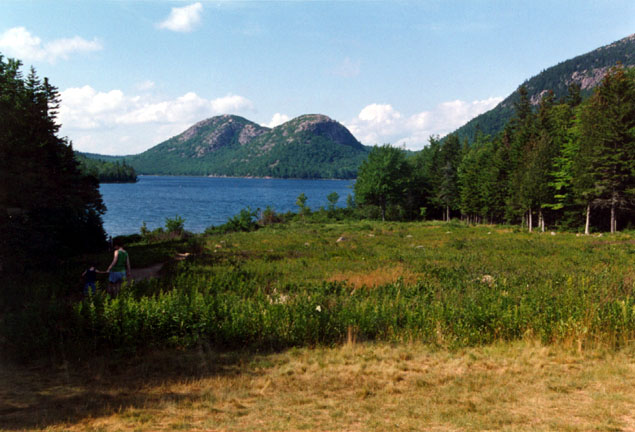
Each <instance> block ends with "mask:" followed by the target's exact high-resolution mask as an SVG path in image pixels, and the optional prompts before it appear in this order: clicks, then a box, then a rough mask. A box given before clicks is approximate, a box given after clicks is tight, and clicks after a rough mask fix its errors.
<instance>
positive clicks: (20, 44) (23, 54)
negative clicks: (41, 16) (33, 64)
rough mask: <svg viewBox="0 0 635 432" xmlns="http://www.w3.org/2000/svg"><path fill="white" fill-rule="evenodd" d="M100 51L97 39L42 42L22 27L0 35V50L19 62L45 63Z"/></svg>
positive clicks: (67, 39) (66, 39) (77, 38)
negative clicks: (73, 55)
mask: <svg viewBox="0 0 635 432" xmlns="http://www.w3.org/2000/svg"><path fill="white" fill-rule="evenodd" d="M101 49H102V45H101V43H100V42H99V41H98V40H97V39H93V40H92V41H89V40H86V39H83V38H81V37H79V36H75V37H72V38H63V39H55V40H52V41H50V42H46V43H44V42H42V39H40V38H39V37H37V36H35V35H33V34H31V32H29V31H28V30H27V29H26V28H24V27H13V28H10V29H9V30H7V31H5V32H4V33H2V34H1V35H0V50H2V51H4V52H5V53H6V54H8V55H10V56H15V57H17V58H19V59H21V60H29V61H47V62H49V63H53V62H55V61H56V60H58V59H63V60H67V59H68V58H69V56H70V55H71V54H74V53H87V52H91V51H99V50H101Z"/></svg>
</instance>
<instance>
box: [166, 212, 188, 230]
mask: <svg viewBox="0 0 635 432" xmlns="http://www.w3.org/2000/svg"><path fill="white" fill-rule="evenodd" d="M165 229H166V230H167V232H168V233H173V234H182V233H183V230H184V229H185V219H183V218H182V217H181V216H179V215H176V216H174V217H173V218H165Z"/></svg>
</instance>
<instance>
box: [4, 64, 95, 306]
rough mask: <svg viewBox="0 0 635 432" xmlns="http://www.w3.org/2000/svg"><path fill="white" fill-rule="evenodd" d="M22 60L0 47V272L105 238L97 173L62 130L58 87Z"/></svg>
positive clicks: (43, 262)
mask: <svg viewBox="0 0 635 432" xmlns="http://www.w3.org/2000/svg"><path fill="white" fill-rule="evenodd" d="M21 66H22V64H21V62H20V61H19V60H14V59H6V60H5V58H4V57H3V56H2V55H0V243H1V244H0V275H2V273H3V272H4V273H5V274H6V273H8V272H12V273H19V272H23V271H27V267H28V268H41V267H42V266H52V265H55V264H56V263H59V260H60V259H63V258H64V257H67V256H70V255H74V254H78V253H81V252H83V251H87V250H94V249H96V248H99V247H101V246H104V245H105V233H104V229H103V226H102V219H101V215H102V214H103V213H104V212H105V210H106V208H105V206H104V203H103V201H102V198H101V195H100V193H99V189H98V188H99V184H98V182H97V178H95V177H94V176H92V175H87V174H85V173H84V172H82V170H81V169H80V167H79V164H78V162H77V160H76V159H75V156H74V154H73V153H74V152H73V148H72V145H71V143H70V142H69V141H68V140H67V139H66V138H59V137H58V136H57V134H58V131H59V128H60V126H59V125H58V124H57V123H56V116H57V111H58V107H59V93H58V91H57V89H56V88H55V87H54V86H52V85H51V84H50V83H49V81H48V79H46V78H44V79H43V80H41V79H40V78H39V77H38V76H37V74H36V72H35V70H34V69H33V68H31V70H30V72H29V73H28V74H27V76H24V74H23V73H22V71H21ZM10 287H11V285H10V284H9V285H5V286H4V287H3V288H5V290H4V291H5V293H6V292H8V291H9V288H10ZM15 288H16V289H19V287H15ZM7 295H8V294H7Z"/></svg>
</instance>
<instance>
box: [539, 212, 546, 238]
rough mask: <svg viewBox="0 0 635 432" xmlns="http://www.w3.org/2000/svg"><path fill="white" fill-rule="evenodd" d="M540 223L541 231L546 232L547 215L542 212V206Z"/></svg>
mask: <svg viewBox="0 0 635 432" xmlns="http://www.w3.org/2000/svg"><path fill="white" fill-rule="evenodd" d="M538 224H539V225H540V232H545V215H544V214H543V213H542V208H540V209H538Z"/></svg>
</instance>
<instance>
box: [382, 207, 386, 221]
mask: <svg viewBox="0 0 635 432" xmlns="http://www.w3.org/2000/svg"><path fill="white" fill-rule="evenodd" d="M385 220H386V205H385V204H382V206H381V221H382V222H384V221H385Z"/></svg>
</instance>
